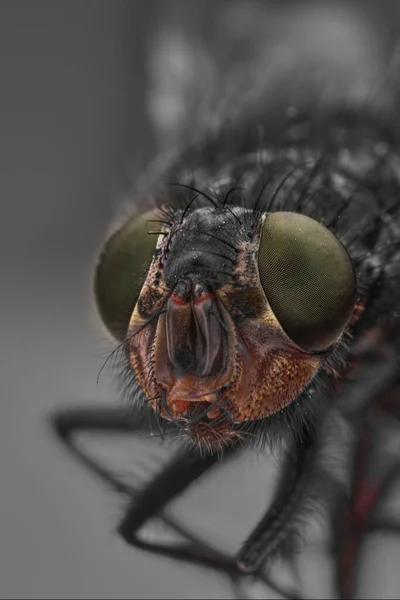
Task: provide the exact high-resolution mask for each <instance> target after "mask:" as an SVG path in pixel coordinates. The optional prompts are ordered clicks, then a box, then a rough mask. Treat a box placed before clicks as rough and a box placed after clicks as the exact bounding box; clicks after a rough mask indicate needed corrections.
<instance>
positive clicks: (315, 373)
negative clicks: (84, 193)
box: [53, 102, 400, 598]
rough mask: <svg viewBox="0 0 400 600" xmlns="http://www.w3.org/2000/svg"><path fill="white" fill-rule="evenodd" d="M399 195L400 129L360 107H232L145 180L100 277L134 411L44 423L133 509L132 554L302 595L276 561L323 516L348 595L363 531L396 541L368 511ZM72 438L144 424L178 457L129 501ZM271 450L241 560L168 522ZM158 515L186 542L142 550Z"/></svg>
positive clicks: (397, 336)
mask: <svg viewBox="0 0 400 600" xmlns="http://www.w3.org/2000/svg"><path fill="white" fill-rule="evenodd" d="M399 198H400V132H399V130H398V126H397V121H396V120H395V119H394V118H392V115H391V113H390V112H389V113H387V114H386V115H382V114H380V115H379V116H377V115H376V114H375V113H374V112H373V111H369V110H368V109H367V108H366V107H364V108H363V109H362V110H361V109H358V108H357V109H351V108H349V107H346V106H340V105H338V106H337V107H334V106H330V107H327V106H321V107H319V106H318V105H315V104H313V103H312V102H310V103H307V102H305V103H304V102H302V103H299V106H293V104H288V105H285V104H284V103H278V104H277V106H275V107H273V109H272V108H269V109H268V110H267V111H264V112H263V111H262V110H261V111H260V110H259V111H254V110H248V111H246V110H244V111H242V112H241V113H240V114H239V115H237V116H236V118H235V119H232V120H230V121H229V122H221V123H220V124H219V125H216V127H215V128H214V129H213V130H212V131H211V132H210V131H208V132H205V133H204V135H203V137H202V138H201V139H200V140H199V139H196V141H195V142H194V143H193V144H190V143H189V144H187V146H186V147H185V148H184V149H183V150H182V152H181V153H180V154H178V155H177V156H174V157H173V158H172V159H171V160H170V162H169V163H168V164H167V165H164V167H163V169H162V170H161V171H160V172H158V173H157V176H156V177H155V179H154V181H153V183H152V185H150V186H149V188H148V190H147V191H146V192H145V196H144V197H143V198H141V199H140V202H138V203H137V206H140V207H145V208H144V209H141V208H138V207H136V208H135V209H134V210H133V211H132V213H131V214H130V215H129V216H128V217H127V218H126V220H125V221H124V222H123V223H122V224H119V225H118V226H117V227H116V228H114V231H113V233H112V234H111V235H110V236H109V237H108V238H107V240H106V241H105V243H104V246H103V249H102V251H101V253H100V256H99V258H98V261H97V263H96V266H95V270H94V271H95V273H94V293H95V298H96V302H97V307H98V312H99V314H100V316H101V319H102V321H103V323H104V326H105V327H106V329H107V330H108V332H109V333H110V335H111V336H112V337H113V338H114V339H115V342H116V348H115V350H114V352H113V354H112V359H113V361H114V362H116V363H117V365H118V373H119V378H120V381H121V382H123V386H124V392H125V394H126V395H127V397H128V400H129V405H128V407H127V409H126V410H118V409H99V410H95V409H88V410H83V409H77V410H68V411H66V412H60V413H58V414H57V415H55V416H54V418H53V424H54V427H55V429H56V431H57V433H58V435H59V436H60V437H61V439H62V440H63V442H64V443H66V444H67V445H68V447H69V448H70V450H72V451H73V452H74V453H75V454H76V455H77V456H78V457H79V459H80V460H81V461H82V462H83V463H85V464H86V465H87V466H89V467H90V468H91V469H92V470H94V471H95V472H96V473H97V474H98V475H99V476H100V477H102V478H103V479H104V480H105V481H107V482H108V483H109V484H111V485H112V486H113V487H114V489H116V490H117V491H118V492H121V493H124V494H127V495H128V496H129V497H130V498H131V505H130V507H129V508H128V510H127V512H126V514H125V516H124V518H123V520H122V522H121V524H120V526H119V528H118V532H119V534H120V535H121V536H122V537H123V539H124V540H125V541H126V542H127V543H128V544H130V545H132V546H136V547H139V548H141V549H143V550H146V551H150V552H153V553H158V554H161V555H165V556H167V557H170V558H172V559H175V560H180V561H187V562H191V563H194V564H198V565H202V566H207V567H209V568H213V569H215V570H217V571H219V572H222V573H225V574H226V575H227V576H229V577H230V578H231V579H232V580H233V581H234V583H235V585H236V586H238V589H240V585H241V582H242V581H243V578H244V577H245V576H247V575H249V574H250V575H252V576H253V577H254V578H255V579H256V580H259V581H262V582H264V584H265V585H268V586H270V588H271V589H273V590H274V592H275V593H279V594H280V595H281V596H282V597H287V598H294V597H296V598H297V597H302V591H301V590H300V589H299V588H298V587H295V586H294V585H291V586H288V585H283V584H282V583H279V582H277V580H276V579H275V577H274V576H273V575H272V571H273V570H272V566H273V564H275V563H276V561H278V560H284V561H286V562H287V563H288V564H293V554H294V548H295V547H297V544H298V539H299V537H301V534H302V529H303V528H304V515H310V514H311V513H312V511H313V510H314V507H315V506H316V505H318V506H323V507H324V511H325V512H324V514H325V518H326V521H327V522H329V523H330V526H331V527H330V529H331V538H330V540H331V541H330V544H331V546H330V555H331V558H332V563H333V565H334V571H335V587H336V594H337V596H338V597H340V598H351V597H355V595H356V593H357V585H358V581H359V579H358V578H359V575H360V571H359V565H360V561H361V557H362V552H363V548H364V545H365V543H366V541H367V540H368V536H369V535H370V534H371V533H373V532H377V531H386V532H391V533H394V534H395V535H398V534H399V532H400V521H398V520H396V519H389V518H387V517H385V514H384V513H383V512H382V510H381V507H382V506H383V503H384V501H385V499H387V497H388V495H389V494H390V492H391V491H392V490H393V489H394V486H395V485H396V483H397V482H398V478H399V474H400V461H399V459H398V456H396V455H395V454H393V452H390V451H389V450H388V449H387V448H385V445H384V444H383V443H382V440H384V439H385V436H386V434H387V432H388V431H389V430H390V428H395V429H396V427H398V421H399V417H400V403H399V386H400V381H399V359H398V356H399V350H400V328H399V318H398V306H399V302H400V293H399V290H400V287H399V277H400V235H399V231H400V229H399V228H400V204H399ZM343 424H344V425H345V429H346V432H347V434H346V435H345V437H344V438H343V439H344V440H345V443H343V440H342V441H340V438H339V437H338V438H336V440H337V443H338V444H339V445H340V444H342V446H343V445H344V446H346V449H347V457H348V458H347V460H345V461H344V462H342V464H341V465H340V466H339V467H338V466H337V465H336V466H332V464H331V463H330V462H329V460H327V457H326V455H327V451H328V450H327V445H328V444H327V440H328V439H330V440H332V437H331V438H329V435H328V432H329V429H330V427H336V428H337V429H338V430H340V429H341V427H342V429H343ZM80 430H88V431H90V430H104V431H115V432H121V433H122V432H125V433H128V434H130V435H132V436H136V435H143V434H144V433H146V432H147V433H148V432H151V433H152V435H154V437H160V438H162V439H164V438H165V440H169V439H172V440H173V442H172V443H173V444H175V445H176V446H177V448H179V450H180V451H179V453H178V455H177V456H176V457H175V458H174V459H173V460H172V462H171V463H170V464H169V465H168V466H167V467H166V468H165V470H164V471H163V472H161V473H159V474H158V475H157V476H156V477H155V479H154V480H153V481H152V482H151V483H150V484H149V485H148V486H147V487H145V488H144V489H143V490H141V491H139V492H138V491H137V490H133V489H132V488H130V487H129V486H128V485H126V484H124V483H123V482H122V481H120V480H119V479H118V478H117V477H116V476H115V475H114V474H113V473H112V472H110V471H109V470H107V469H106V468H105V467H104V466H103V465H101V464H100V463H99V462H97V461H95V460H94V459H92V458H89V457H88V456H87V455H86V454H84V452H83V451H81V450H80V448H79V446H78V445H77V444H76V442H75V437H74V435H75V433H76V432H78V431H80ZM387 435H389V434H387ZM333 439H335V437H334V436H333ZM277 443H280V444H281V445H282V447H283V448H284V458H283V459H282V473H281V477H280V481H279V483H278V486H277V489H276V491H275V496H274V498H273V500H272V503H271V504H270V505H269V506H268V507H266V509H265V514H264V515H263V516H262V518H261V519H260V521H259V522H258V524H257V525H256V527H255V528H254V529H253V531H251V532H250V533H249V535H248V537H247V539H246V540H245V541H244V543H243V545H242V547H241V548H240V549H239V550H238V552H237V554H236V556H234V557H231V556H228V555H224V554H222V553H220V552H217V551H216V550H215V549H213V548H212V546H211V544H210V545H208V544H205V543H203V542H200V541H199V540H196V539H194V538H193V536H192V535H191V534H190V533H189V532H188V531H186V530H185V529H184V527H183V526H182V525H181V524H179V523H176V522H175V521H172V520H171V519H170V518H169V517H168V516H167V515H166V514H165V513H164V512H163V509H164V507H165V506H166V504H167V503H168V502H170V501H171V500H173V499H174V498H177V497H179V495H180V494H181V493H182V492H183V491H184V490H185V489H186V488H188V487H189V486H190V485H191V484H192V483H193V482H194V481H195V480H196V479H197V478H198V477H200V476H201V475H203V474H205V473H206V472H207V471H208V470H209V469H211V468H212V467H213V466H215V465H216V464H218V463H221V462H222V463H223V461H224V460H227V459H228V458H229V459H233V458H234V457H235V456H236V455H237V454H238V452H239V450H240V449H241V448H242V447H243V446H249V447H253V448H254V449H255V450H258V449H260V448H262V447H264V446H265V445H267V446H271V445H276V444H277ZM330 449H331V451H332V452H334V449H333V450H332V448H330ZM160 515H161V517H162V518H163V519H164V521H165V522H166V523H167V524H169V525H170V526H171V527H172V528H173V529H175V530H176V531H177V532H179V533H180V534H181V535H182V536H183V537H184V538H185V539H186V542H185V544H171V545H166V544H159V543H157V542H149V541H144V540H143V538H142V537H141V536H140V535H139V532H140V529H141V528H142V526H143V525H145V524H146V523H147V522H148V521H150V520H151V519H152V518H154V517H155V516H160ZM299 515H301V518H299ZM302 519H303V520H302ZM238 593H241V592H240V591H239V592H238Z"/></svg>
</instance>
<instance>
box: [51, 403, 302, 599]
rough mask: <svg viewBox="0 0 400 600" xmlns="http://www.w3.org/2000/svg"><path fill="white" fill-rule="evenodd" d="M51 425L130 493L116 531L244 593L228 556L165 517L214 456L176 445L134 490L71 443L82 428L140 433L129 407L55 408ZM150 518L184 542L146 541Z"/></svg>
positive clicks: (75, 450) (122, 490) (91, 464)
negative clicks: (153, 473) (156, 470)
mask: <svg viewBox="0 0 400 600" xmlns="http://www.w3.org/2000/svg"><path fill="white" fill-rule="evenodd" d="M52 426H53V429H54V430H55V432H56V434H57V435H58V437H59V438H60V439H61V441H62V442H63V443H64V444H65V445H66V446H67V447H68V449H69V450H70V451H71V452H72V453H73V454H74V456H75V457H76V458H77V459H78V460H79V462H81V463H82V464H84V465H85V466H86V467H87V468H89V469H90V470H91V471H92V472H94V473H95V474H96V475H97V476H99V477H100V478H101V479H102V480H103V481H104V482H106V483H107V484H108V485H110V486H111V488H113V489H114V490H115V491H117V492H119V493H121V494H124V495H126V496H127V497H128V498H129V502H130V503H129V505H128V508H127V511H126V513H125V515H124V517H123V519H122V520H121V522H120V524H119V526H118V529H117V531H118V533H119V535H120V536H121V537H122V538H123V539H124V540H125V541H126V542H127V543H128V544H129V545H131V546H134V547H137V548H140V549H141V550H144V551H147V552H151V553H154V554H158V555H162V556H166V557H168V558H172V559H175V560H179V561H184V562H189V563H192V564H196V565H199V566H203V567H208V568H212V569H214V570H216V571H217V572H220V573H224V574H225V575H228V576H229V577H230V579H231V581H232V583H233V585H234V589H235V593H236V594H237V597H243V594H242V591H241V588H240V583H241V581H242V580H243V579H244V576H245V575H244V574H243V573H242V571H240V570H239V569H238V567H237V564H236V561H235V559H234V558H233V557H231V556H228V555H225V554H223V553H220V552H218V551H217V550H215V549H213V548H212V547H211V546H209V545H208V544H206V543H205V542H203V541H201V540H199V539H197V538H196V537H195V536H194V535H193V534H192V533H191V532H190V531H189V530H188V529H187V528H185V527H184V526H183V525H182V524H180V523H179V522H177V521H176V520H175V519H173V518H172V517H170V516H169V515H168V514H167V512H166V511H164V509H165V507H166V505H167V504H168V503H169V502H170V501H172V500H173V499H174V498H177V497H179V496H180V495H181V494H182V493H183V492H184V491H185V490H186V489H187V488H188V487H189V486H190V485H191V484H192V483H193V482H194V481H195V480H196V479H197V478H199V477H201V476H202V475H203V474H205V473H206V472H207V471H208V470H209V469H210V468H212V467H213V466H214V465H215V464H216V463H217V462H218V457H217V456H216V455H207V456H200V455H198V454H196V453H194V452H190V451H189V450H180V452H179V454H177V455H176V456H175V457H174V458H173V460H172V461H171V463H170V464H169V465H167V466H166V467H165V468H164V470H163V471H162V472H160V473H158V474H157V475H156V476H155V478H154V479H153V480H152V481H151V482H150V483H149V484H148V485H147V486H146V487H145V488H144V489H143V490H137V489H135V488H134V487H132V486H130V485H129V484H127V483H125V482H123V481H121V480H120V479H119V478H118V477H117V476H116V475H115V474H114V473H113V472H112V471H111V470H110V469H108V468H106V467H105V466H103V465H102V464H101V463H100V462H99V461H98V460H96V459H95V458H93V457H91V456H90V455H88V454H87V453H86V452H84V451H83V450H82V449H81V448H80V447H79V445H78V444H77V443H76V440H75V434H77V433H79V432H83V431H87V432H90V431H92V432H93V431H102V432H110V433H112V432H113V433H121V434H125V435H139V434H140V433H141V432H143V431H146V430H147V429H148V427H147V426H146V425H145V422H144V421H142V422H141V421H140V419H137V418H132V412H131V411H124V410H117V409H92V408H90V409H87V410H85V409H78V410H69V411H66V412H60V413H57V414H56V415H54V416H53V417H52ZM237 451H238V447H232V448H231V449H226V450H225V452H224V459H227V458H230V457H232V456H233V455H235V454H236V453H237ZM154 518H159V519H161V520H162V521H163V522H164V523H165V524H166V525H167V526H168V527H170V528H171V529H172V530H173V531H174V532H175V533H177V534H179V536H180V537H181V538H183V541H182V542H180V543H174V544H168V543H157V542H150V541H148V540H146V539H144V538H143V535H142V529H143V527H144V526H145V525H146V524H147V523H148V522H149V521H150V520H151V519H154ZM256 578H259V579H260V580H262V581H263V582H264V583H265V584H267V585H269V586H270V587H271V588H272V589H273V590H274V591H275V592H277V593H278V594H279V595H280V596H281V597H283V598H289V597H291V598H296V597H297V596H296V595H293V594H291V595H289V594H286V593H285V591H284V590H282V589H281V588H280V587H279V586H277V585H276V584H274V583H273V582H271V581H269V579H268V578H267V577H265V576H264V575H261V574H260V575H257V576H256Z"/></svg>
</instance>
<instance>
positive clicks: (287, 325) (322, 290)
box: [258, 212, 356, 352]
mask: <svg viewBox="0 0 400 600" xmlns="http://www.w3.org/2000/svg"><path fill="white" fill-rule="evenodd" d="M258 268H259V275H260V281H261V285H262V287H263V290H264V293H265V295H266V297H267V300H268V302H269V304H270V306H271V308H272V310H273V312H274V314H275V316H276V318H277V319H278V321H279V323H280V324H281V326H282V328H283V329H284V331H285V332H286V333H287V335H288V336H289V337H290V339H291V340H293V342H295V343H296V344H297V345H298V346H300V347H301V348H303V349H304V350H308V351H310V352H318V351H322V350H326V349H328V348H329V347H330V346H331V345H332V344H333V343H334V342H335V341H336V340H337V339H338V338H339V337H340V335H341V334H342V333H343V331H344V329H345V327H346V325H347V323H348V320H349V318H350V316H351V314H352V312H353V309H354V304H355V296H356V279H355V274H354V269H353V265H352V262H351V259H350V257H349V255H348V253H347V251H346V249H345V248H344V246H343V245H342V244H341V243H340V242H339V240H338V239H337V238H336V236H334V235H333V233H331V232H330V231H329V230H328V229H327V228H326V227H324V226H323V225H321V224H320V223H318V222H317V221H315V220H314V219H311V218H310V217H306V216H305V215H301V214H297V213H291V212H276V213H269V214H267V215H266V216H265V218H264V222H263V224H262V227H261V240H260V247H259V252H258Z"/></svg>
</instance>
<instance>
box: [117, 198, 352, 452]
mask: <svg viewBox="0 0 400 600" xmlns="http://www.w3.org/2000/svg"><path fill="white" fill-rule="evenodd" d="M240 216H241V217H242V221H243V222H241V221H240ZM245 217H246V214H245V209H237V220H238V221H239V222H240V223H241V225H242V227H241V228H239V227H238V226H237V227H236V229H235V228H234V227H233V226H232V219H230V221H229V220H228V218H227V215H226V212H225V211H224V210H222V209H221V210H220V211H218V212H217V211H215V210H213V209H205V208H204V209H199V210H197V211H194V212H193V213H192V214H191V215H189V217H188V218H187V219H186V220H184V221H183V222H178V223H176V224H175V225H171V227H168V228H167V227H166V228H165V235H162V236H160V237H159V239H158V243H157V248H156V250H155V252H154V256H153V258H152V261H151V264H150V266H149V268H148V270H147V276H146V278H145V281H144V284H143V286H142V288H141V291H140V294H139V297H138V301H137V302H136V305H135V307H134V310H133V313H132V316H131V318H130V321H129V326H128V330H127V334H126V337H125V340H126V342H125V343H126V347H127V352H128V357H129V363H130V366H131V368H132V371H133V373H134V375H135V378H136V381H137V383H138V385H139V386H140V388H141V389H142V391H143V392H144V394H145V396H146V398H147V401H148V402H149V403H150V405H151V406H152V407H153V409H154V410H155V411H157V412H158V413H159V414H160V416H161V417H163V418H164V419H166V420H168V421H171V422H173V423H175V424H176V425H177V426H179V427H180V428H181V430H182V431H183V433H184V435H186V437H188V438H190V439H192V440H193V441H194V442H196V443H198V444H200V445H206V446H208V447H221V446H223V445H225V444H227V443H229V442H230V441H233V440H235V439H236V438H237V437H240V432H239V430H240V427H238V425H240V424H243V423H245V422H248V421H255V420H260V419H265V418H268V417H269V416H271V415H273V414H274V413H277V412H278V411H280V410H282V409H283V408H284V407H285V406H287V405H288V404H290V403H291V402H292V401H293V400H294V399H295V398H297V397H298V396H299V395H300V394H301V392H302V391H303V390H304V388H305V387H306V386H307V384H308V383H309V382H310V380H311V379H312V378H313V377H314V376H315V374H316V373H317V371H318V370H319V369H320V368H321V366H323V364H324V361H325V360H326V358H327V356H329V354H330V352H331V350H332V349H333V347H335V345H336V343H337V341H338V339H339V338H340V336H341V334H342V333H343V331H344V329H345V328H346V326H347V323H348V321H349V319H350V316H351V314H352V312H353V309H354V304H355V280H354V274H353V270H352V267H351V263H350V259H349V257H348V255H347V253H346V251H345V249H344V248H343V246H341V244H340V243H339V242H338V240H337V239H336V238H335V237H334V236H333V234H331V233H330V232H329V231H328V230H326V229H325V228H324V227H323V226H322V225H320V224H319V223H317V222H316V221H313V220H312V219H309V218H308V217H304V216H302V215H298V214H294V213H272V214H265V215H262V216H261V217H260V216H259V217H258V219H257V221H256V222H250V221H248V222H247V223H246V225H245V224H244V222H245ZM227 222H228V223H229V224H230V226H228V227H227V226H226V225H227ZM333 271H334V273H335V274H334V275H333V277H332V273H333ZM332 278H333V285H332ZM113 323H114V321H113Z"/></svg>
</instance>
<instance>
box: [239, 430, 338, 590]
mask: <svg viewBox="0 0 400 600" xmlns="http://www.w3.org/2000/svg"><path fill="white" fill-rule="evenodd" d="M315 456H316V437H315V433H314V431H313V430H310V431H308V432H305V433H304V435H303V436H301V437H299V438H298V439H297V440H296V441H294V442H293V443H292V444H291V445H290V446H289V448H288V450H287V453H286V457H285V459H284V462H283V465H282V468H281V479H280V481H279V484H278V487H277V490H276V492H275V497H274V500H273V501H272V503H271V505H270V507H269V508H268V510H267V511H266V513H265V514H264V516H263V517H262V518H261V520H260V521H259V523H258V524H257V525H256V527H255V528H254V530H253V531H252V532H251V534H250V536H249V537H248V538H247V540H246V541H245V542H244V544H243V546H242V548H241V550H240V551H239V553H238V555H237V557H236V561H237V565H238V568H239V569H240V570H241V571H242V572H244V573H254V574H260V573H261V572H262V571H263V570H264V571H266V572H267V573H268V571H269V567H270V566H271V564H272V562H273V561H274V560H275V559H276V558H278V557H290V554H291V550H292V548H293V547H294V545H295V541H296V526H295V517H296V515H297V514H298V511H299V510H300V509H301V506H302V503H303V501H304V498H305V495H306V493H307V492H308V490H309V485H310V482H311V481H312V480H313V479H314V477H313V476H315V473H314V461H315ZM326 483H327V484H329V483H332V482H330V481H329V479H328V477H327V480H326ZM293 568H294V567H293ZM289 596H290V597H291V598H300V597H301V596H300V595H299V592H298V591H295V590H291V591H290V593H289Z"/></svg>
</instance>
